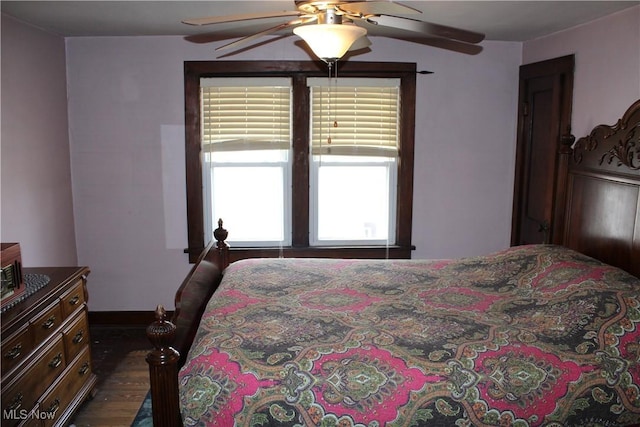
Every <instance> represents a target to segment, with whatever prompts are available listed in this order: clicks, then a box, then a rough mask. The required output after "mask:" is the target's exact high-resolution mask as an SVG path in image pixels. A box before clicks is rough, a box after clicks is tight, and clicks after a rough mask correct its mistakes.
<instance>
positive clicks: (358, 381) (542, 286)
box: [147, 101, 640, 427]
mask: <svg viewBox="0 0 640 427" xmlns="http://www.w3.org/2000/svg"><path fill="white" fill-rule="evenodd" d="M565 155H566V156H567V159H566V160H567V162H566V164H565V165H564V166H563V167H565V168H566V169H565V170H564V172H563V173H566V182H567V186H566V189H565V191H563V192H560V193H562V198H563V199H562V200H561V201H558V202H561V203H562V204H563V206H566V209H565V218H564V224H563V230H564V238H563V242H562V244H561V245H526V246H516V247H511V248H506V249H504V250H502V251H499V252H496V253H493V254H488V255H484V256H477V257H469V258H461V259H455V260H355V259H300V258H298V259H279V258H276V259H246V260H234V259H233V255H232V253H231V252H230V251H229V248H228V247H227V245H226V244H225V243H224V240H225V239H226V231H225V230H224V229H223V228H222V224H221V223H220V226H219V228H218V229H217V230H216V233H215V235H216V241H215V242H214V243H213V244H212V246H211V247H209V248H208V249H207V250H205V251H204V252H203V254H202V255H201V257H200V259H199V260H198V262H197V263H196V265H195V266H194V268H193V269H192V271H191V272H190V274H189V275H188V276H187V278H186V279H185V281H184V282H183V284H182V286H181V287H180V288H179V290H178V293H177V295H176V310H175V313H174V316H173V319H172V322H169V321H168V320H167V319H166V318H165V317H166V315H165V311H164V309H163V308H162V307H160V306H159V307H158V310H157V311H156V316H157V320H156V322H154V323H153V324H152V325H150V326H149V328H148V335H149V338H150V340H151V341H152V343H153V344H154V350H152V351H151V352H150V353H149V355H148V356H147V361H148V362H149V368H150V380H151V394H152V399H153V415H154V425H156V426H165V425H166V426H179V425H185V426H200V425H219V426H232V425H238V426H240V425H243V426H245V425H246V426H264V425H271V426H329V425H330V426H382V425H389V426H407V427H408V426H427V425H428V426H450V425H451V426H454V425H455V426H472V425H496V426H497V425H505V426H506V425H513V426H542V425H545V426H565V425H603V426H618V425H621V426H628V425H640V279H638V277H640V101H637V102H635V103H634V104H633V105H632V106H631V107H630V108H629V109H628V110H627V112H626V113H625V114H624V115H623V116H622V118H621V119H620V120H619V121H618V122H617V123H616V124H614V125H612V126H610V125H600V126H598V127H596V128H594V130H593V132H591V133H590V134H589V135H588V136H586V137H584V138H581V139H579V140H578V141H577V142H576V143H575V144H574V146H573V148H572V150H571V151H570V152H568V153H565ZM230 261H234V262H231V263H230ZM221 272H223V273H224V274H222V273H221Z"/></svg>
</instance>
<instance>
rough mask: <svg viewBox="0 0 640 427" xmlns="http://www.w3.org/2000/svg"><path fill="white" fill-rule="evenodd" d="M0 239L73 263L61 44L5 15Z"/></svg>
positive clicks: (30, 259)
mask: <svg viewBox="0 0 640 427" xmlns="http://www.w3.org/2000/svg"><path fill="white" fill-rule="evenodd" d="M1 182H2V184H1V185H2V187H1V191H2V208H1V209H2V211H1V217H2V220H1V228H0V230H1V233H2V234H1V239H2V241H3V242H19V243H20V248H21V251H22V261H23V265H25V266H32V267H33V266H59V265H75V264H76V263H77V257H76V242H75V231H74V221H73V205H72V196H71V174H70V160H69V134H68V127H67V94H66V64H65V45H64V39H63V38H61V37H58V36H54V35H51V34H48V33H45V32H42V31H40V30H37V29H35V28H32V27H28V26H25V25H24V24H21V23H18V22H17V21H14V20H13V19H11V18H8V17H5V16H4V15H3V16H2V176H1Z"/></svg>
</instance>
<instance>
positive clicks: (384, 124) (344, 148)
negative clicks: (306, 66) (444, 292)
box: [307, 77, 400, 246]
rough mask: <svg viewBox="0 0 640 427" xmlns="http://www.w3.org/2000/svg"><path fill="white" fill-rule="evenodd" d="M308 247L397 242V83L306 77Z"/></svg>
mask: <svg viewBox="0 0 640 427" xmlns="http://www.w3.org/2000/svg"><path fill="white" fill-rule="evenodd" d="M307 85H308V86H309V89H310V96H311V112H310V120H311V136H310V138H311V180H310V182H311V187H310V188H311V201H310V203H311V225H312V226H311V228H310V243H311V245H313V246H319V245H331V244H334V245H336V244H337V245H347V244H351V245H353V244H379V245H389V244H395V233H394V231H395V221H394V219H395V210H396V209H395V208H396V203H395V202H396V173H397V158H398V111H399V108H400V105H399V87H400V80H399V79H383V78H368V79H365V78H350V77H345V78H342V79H330V80H329V79H326V78H309V79H307Z"/></svg>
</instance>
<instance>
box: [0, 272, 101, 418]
mask: <svg viewBox="0 0 640 427" xmlns="http://www.w3.org/2000/svg"><path fill="white" fill-rule="evenodd" d="M23 274H24V276H25V277H27V276H28V275H31V277H34V278H37V279H40V280H41V283H46V285H43V287H41V288H40V289H39V290H37V291H36V292H34V293H32V294H31V295H30V296H28V297H27V298H26V299H24V300H23V301H21V302H19V303H17V304H15V305H14V306H11V307H10V308H9V309H8V310H6V311H5V312H4V313H2V318H1V320H2V351H1V352H2V362H1V363H2V365H1V370H2V380H1V381H2V400H1V402H2V419H1V422H0V424H1V425H3V426H5V425H6V426H18V425H19V426H47V427H48V426H54V425H56V426H62V425H64V424H65V423H67V422H68V421H69V420H70V418H71V416H72V415H73V413H74V412H75V410H76V409H78V407H79V406H80V405H81V404H82V402H83V401H84V400H85V399H86V398H87V397H88V396H89V395H91V394H92V393H93V387H94V385H95V383H96V376H95V375H94V374H93V371H92V367H91V353H90V342H91V341H90V339H89V323H88V320H87V291H86V280H87V275H88V274H89V269H88V268H86V267H53V268H24V269H23ZM47 279H48V282H47Z"/></svg>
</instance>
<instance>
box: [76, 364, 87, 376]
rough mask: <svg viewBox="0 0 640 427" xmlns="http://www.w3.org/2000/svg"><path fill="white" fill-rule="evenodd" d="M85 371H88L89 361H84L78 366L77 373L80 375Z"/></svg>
mask: <svg viewBox="0 0 640 427" xmlns="http://www.w3.org/2000/svg"><path fill="white" fill-rule="evenodd" d="M87 372H89V362H84V363H83V364H82V367H81V368H80V370H79V371H78V374H80V375H84V374H86V373H87Z"/></svg>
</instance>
